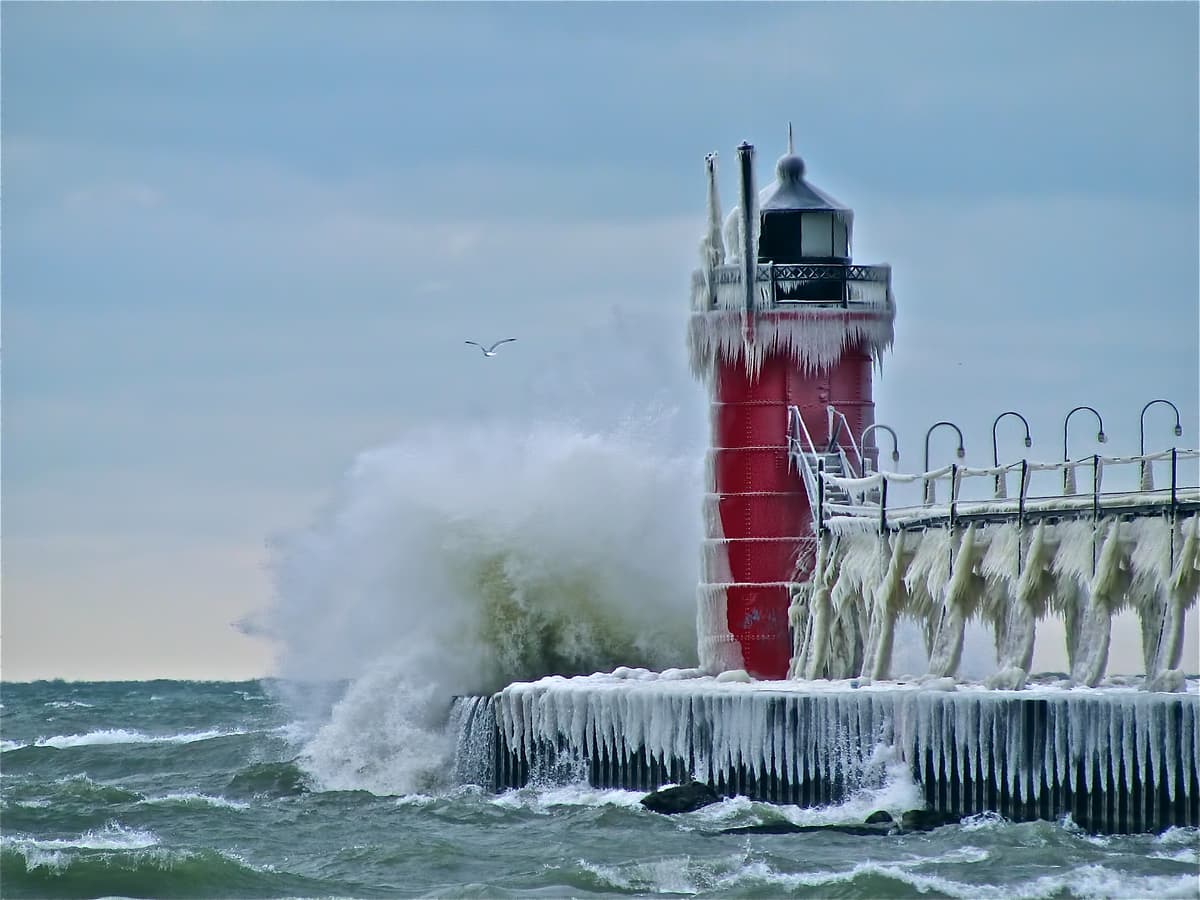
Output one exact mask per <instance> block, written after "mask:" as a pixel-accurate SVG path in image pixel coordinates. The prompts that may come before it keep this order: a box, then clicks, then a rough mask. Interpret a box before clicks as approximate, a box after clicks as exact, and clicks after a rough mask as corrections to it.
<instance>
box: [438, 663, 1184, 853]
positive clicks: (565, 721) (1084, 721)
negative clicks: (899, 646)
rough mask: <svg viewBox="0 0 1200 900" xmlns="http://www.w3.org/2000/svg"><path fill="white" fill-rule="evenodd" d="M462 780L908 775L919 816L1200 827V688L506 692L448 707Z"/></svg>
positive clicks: (803, 790)
mask: <svg viewBox="0 0 1200 900" xmlns="http://www.w3.org/2000/svg"><path fill="white" fill-rule="evenodd" d="M454 721H455V725H456V727H457V734H458V754H457V766H458V772H459V776H460V778H462V779H463V780H464V781H469V782H474V783H478V784H481V785H484V786H485V787H488V788H491V789H493V790H504V789H508V788H517V787H522V786H524V785H525V784H527V783H529V782H530V781H531V780H537V779H539V778H548V779H553V778H561V777H563V776H564V775H566V776H567V777H574V778H579V779H584V778H585V779H586V780H587V781H588V782H590V783H591V784H593V785H595V786H597V787H621V788H627V789H633V790H652V789H654V788H656V787H658V786H660V785H663V784H668V783H678V782H681V781H685V780H687V779H688V778H693V777H694V778H697V779H700V780H703V781H709V782H711V783H712V784H714V785H715V786H716V788H717V789H718V791H721V792H725V793H729V794H740V795H744V796H747V797H751V798H754V799H760V800H767V801H770V802H776V803H795V804H799V805H802V806H817V805H822V804H826V803H835V802H840V801H841V800H842V799H844V798H845V797H847V796H848V795H849V794H850V793H852V792H853V791H854V790H855V789H857V788H860V787H864V788H871V787H875V786H878V784H879V783H880V779H881V778H882V777H883V774H884V770H885V768H886V767H887V766H888V765H889V764H890V765H891V766H893V767H894V766H896V765H901V766H904V767H906V768H908V769H909V770H910V771H911V774H912V777H913V779H914V780H915V781H916V782H917V783H918V784H919V785H920V786H921V789H922V791H923V793H924V797H925V800H926V803H927V804H928V805H929V806H930V807H931V808H934V809H938V810H942V811H945V812H949V813H953V814H956V815H970V814H974V813H978V812H983V811H986V810H991V811H995V812H998V813H1000V814H1001V815H1003V816H1005V817H1007V818H1010V819H1013V820H1030V819H1051V820H1053V819H1058V818H1060V817H1061V816H1063V815H1068V814H1069V815H1070V816H1071V817H1072V819H1073V820H1074V821H1075V822H1076V823H1077V824H1079V825H1080V826H1082V827H1084V828H1086V829H1089V830H1092V831H1097V832H1112V833H1121V832H1139V831H1158V830H1162V829H1165V828H1167V827H1171V826H1179V825H1187V826H1193V827H1195V826H1200V683H1198V682H1196V681H1188V682H1187V683H1186V684H1185V685H1184V689H1183V690H1182V691H1179V692H1175V693H1162V692H1149V691H1141V690H1137V689H1136V688H1134V687H1104V688H1086V687H1075V688H1070V687H1066V686H1065V685H1062V686H1045V687H1027V688H1026V689H1025V690H1021V691H1006V690H989V689H986V688H984V687H982V686H965V685H957V686H955V685H953V683H952V682H951V681H950V679H942V680H938V681H933V682H925V683H924V684H917V683H909V684H905V683H898V682H886V683H885V682H874V683H870V684H863V685H861V686H859V683H858V682H857V681H856V680H845V681H812V682H799V681H772V682H752V683H738V682H733V681H728V680H722V679H721V678H719V677H711V676H704V675H701V674H700V673H699V672H698V671H697V670H683V671H680V670H668V671H666V672H663V673H662V674H656V673H652V672H647V671H645V670H622V669H618V670H616V672H614V673H613V674H611V675H592V676H588V677H577V678H562V677H558V676H552V677H549V678H543V679H541V680H540V681H536V682H532V683H518V684H512V685H509V686H508V687H507V688H505V689H504V690H502V691H500V692H499V693H498V694H495V695H494V696H491V697H469V698H462V699H459V700H458V701H456V705H455V709H454Z"/></svg>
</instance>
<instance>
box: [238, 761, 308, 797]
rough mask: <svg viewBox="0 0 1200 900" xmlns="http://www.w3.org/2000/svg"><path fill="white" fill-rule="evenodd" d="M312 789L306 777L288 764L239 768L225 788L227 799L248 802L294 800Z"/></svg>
mask: <svg viewBox="0 0 1200 900" xmlns="http://www.w3.org/2000/svg"><path fill="white" fill-rule="evenodd" d="M310 790H311V785H310V783H309V776H308V775H307V774H306V773H305V772H304V771H303V770H302V769H301V768H300V767H299V766H298V765H296V761H295V760H289V761H287V762H268V763H255V764H254V765H252V766H247V767H246V768H244V769H242V770H241V771H240V772H238V773H237V774H236V775H234V776H233V778H232V779H231V780H230V782H229V784H228V785H227V786H226V788H225V793H226V795H228V796H229V797H232V798H237V799H239V800H248V799H253V798H255V797H296V796H299V795H300V794H306V793H308V792H309V791H310Z"/></svg>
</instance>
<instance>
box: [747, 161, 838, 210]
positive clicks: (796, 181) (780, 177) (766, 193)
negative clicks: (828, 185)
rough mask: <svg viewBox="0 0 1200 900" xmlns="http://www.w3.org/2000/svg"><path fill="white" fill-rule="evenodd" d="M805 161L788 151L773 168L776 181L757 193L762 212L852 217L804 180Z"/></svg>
mask: <svg viewBox="0 0 1200 900" xmlns="http://www.w3.org/2000/svg"><path fill="white" fill-rule="evenodd" d="M804 173H805V165H804V160H803V159H801V158H800V157H799V156H798V155H797V154H796V153H793V152H791V150H790V149H789V151H788V152H787V153H785V154H784V155H783V156H781V157H780V158H779V162H778V163H776V164H775V180H774V181H773V182H771V183H770V184H769V185H767V186H766V187H765V188H763V189H762V190H761V191H759V192H758V207H759V209H760V210H762V211H763V212H768V211H770V212H774V211H782V210H793V209H827V210H832V211H835V212H838V213H841V215H842V217H843V218H846V219H849V218H850V217H851V216H853V212H852V211H851V209H850V207H848V206H846V205H845V204H843V203H839V202H838V201H837V200H835V199H834V198H833V197H830V196H829V195H828V194H826V193H825V192H824V191H822V190H820V189H819V188H816V187H813V185H811V184H809V183H808V181H806V180H805V178H804Z"/></svg>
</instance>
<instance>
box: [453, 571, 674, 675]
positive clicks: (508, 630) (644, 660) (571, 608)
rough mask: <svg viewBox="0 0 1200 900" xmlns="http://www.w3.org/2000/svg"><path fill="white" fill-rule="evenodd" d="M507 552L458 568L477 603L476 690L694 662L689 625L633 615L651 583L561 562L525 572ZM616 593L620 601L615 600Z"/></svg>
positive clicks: (651, 606)
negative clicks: (617, 579) (480, 655)
mask: <svg viewBox="0 0 1200 900" xmlns="http://www.w3.org/2000/svg"><path fill="white" fill-rule="evenodd" d="M524 562H525V561H524V560H522V559H521V558H520V557H519V556H517V555H516V554H514V553H511V552H496V553H492V554H489V555H485V556H483V557H481V558H479V559H477V560H475V561H473V562H472V563H471V564H469V565H467V566H466V567H464V569H463V570H462V572H461V573H460V578H462V579H463V581H464V584H463V587H464V588H466V590H467V592H468V593H469V594H471V595H473V596H475V597H477V598H478V601H479V605H478V621H477V626H476V627H477V634H478V638H479V642H480V644H481V645H482V646H483V647H484V648H486V656H485V659H483V660H481V662H482V663H483V671H482V672H481V675H482V677H483V679H484V683H483V684H480V685H477V686H476V689H477V690H480V691H486V692H491V691H495V690H499V689H500V688H502V687H503V686H504V685H506V684H509V683H511V682H513V681H527V680H531V679H536V678H541V677H542V676H544V675H566V676H570V675H590V674H592V673H593V672H601V671H611V670H612V669H614V668H615V667H617V666H621V665H624V666H644V667H647V668H662V667H664V666H668V665H676V666H678V665H685V664H688V663H689V662H691V660H692V659H693V658H694V653H695V651H694V649H693V644H694V633H693V625H692V622H691V621H690V620H687V619H684V618H678V619H677V618H673V617H670V616H663V615H661V614H660V615H658V616H656V617H651V616H650V615H649V614H643V615H631V614H630V610H631V608H632V609H636V608H637V607H639V606H641V607H642V609H645V610H649V609H654V608H655V607H656V604H654V603H653V602H652V601H653V598H652V597H651V596H646V597H645V598H644V599H645V601H646V602H645V603H644V604H643V603H639V602H638V600H639V598H638V596H637V595H638V593H639V592H645V593H647V594H649V593H652V592H653V590H654V586H653V585H652V584H646V585H638V584H630V583H628V582H625V583H624V584H621V585H617V584H615V583H614V581H613V578H612V574H611V572H609V571H602V570H593V569H590V568H588V567H585V566H576V567H571V566H569V565H563V566H562V567H561V569H560V570H559V571H546V570H545V569H540V570H537V569H535V571H534V573H532V574H531V573H530V572H529V568H533V567H527V566H526V565H525V564H524ZM618 592H620V593H621V594H624V595H625V596H623V597H621V598H619V599H618V598H617V597H616V596H615V595H616V594H617V593H618Z"/></svg>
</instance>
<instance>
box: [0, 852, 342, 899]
mask: <svg viewBox="0 0 1200 900" xmlns="http://www.w3.org/2000/svg"><path fill="white" fill-rule="evenodd" d="M0 880H2V882H3V884H4V896H5V897H6V898H7V897H108V896H121V897H234V896H238V897H250V896H280V895H286V894H289V893H290V894H301V893H304V894H309V895H311V894H313V893H316V892H319V893H322V894H328V893H329V891H330V887H331V886H330V885H329V884H327V883H324V882H319V881H314V880H313V879H309V878H304V877H301V876H296V875H288V874H286V873H279V872H275V871H270V870H265V869H258V868H255V867H254V866H251V865H249V864H247V863H245V862H244V861H241V860H239V859H237V858H235V857H233V856H230V855H226V854H223V853H220V852H218V851H215V850H200V851H181V850H164V849H162V848H158V847H152V848H148V849H143V850H133V851H117V852H113V851H84V850H62V851H55V852H51V853H47V852H45V851H32V850H26V849H22V848H20V847H12V846H5V847H3V848H0Z"/></svg>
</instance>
